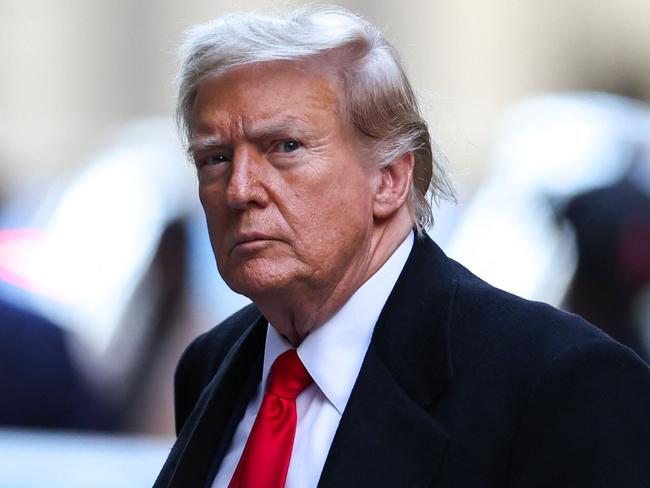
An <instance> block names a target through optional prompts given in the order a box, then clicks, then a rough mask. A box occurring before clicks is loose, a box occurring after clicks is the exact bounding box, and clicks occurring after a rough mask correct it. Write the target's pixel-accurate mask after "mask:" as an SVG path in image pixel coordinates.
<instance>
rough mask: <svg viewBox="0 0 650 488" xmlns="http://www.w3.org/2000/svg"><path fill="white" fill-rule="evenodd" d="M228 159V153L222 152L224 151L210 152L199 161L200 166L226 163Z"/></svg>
mask: <svg viewBox="0 0 650 488" xmlns="http://www.w3.org/2000/svg"><path fill="white" fill-rule="evenodd" d="M230 159H231V157H230V155H228V154H224V153H217V154H212V155H210V156H207V157H205V158H203V159H202V160H201V161H200V163H201V164H200V166H204V165H205V166H214V165H217V164H220V163H227V162H228V161H230Z"/></svg>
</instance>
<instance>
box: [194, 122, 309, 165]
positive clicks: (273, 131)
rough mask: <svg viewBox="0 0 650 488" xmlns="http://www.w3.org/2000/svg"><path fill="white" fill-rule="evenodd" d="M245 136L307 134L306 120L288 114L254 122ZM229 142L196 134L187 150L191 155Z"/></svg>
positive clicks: (218, 137)
mask: <svg viewBox="0 0 650 488" xmlns="http://www.w3.org/2000/svg"><path fill="white" fill-rule="evenodd" d="M244 132H245V134H246V137H247V138H249V139H251V140H263V139H267V138H269V137H273V136H277V135H280V134H292V133H296V132H298V133H300V134H302V135H303V137H304V136H309V135H310V134H311V132H312V131H311V130H310V129H309V124H308V121H307V120H305V119H304V118H303V117H299V116H297V115H289V116H287V117H283V118H282V119H280V120H268V121H262V122H260V123H257V124H255V126H253V127H251V128H245V129H244ZM228 144H229V142H228V141H227V140H226V139H224V138H223V137H221V136H219V135H216V134H211V135H206V136H196V137H192V139H190V142H189V145H188V148H187V152H188V154H189V155H190V156H191V155H192V154H195V153H197V152H203V151H209V150H211V149H215V148H219V147H224V146H227V145H228Z"/></svg>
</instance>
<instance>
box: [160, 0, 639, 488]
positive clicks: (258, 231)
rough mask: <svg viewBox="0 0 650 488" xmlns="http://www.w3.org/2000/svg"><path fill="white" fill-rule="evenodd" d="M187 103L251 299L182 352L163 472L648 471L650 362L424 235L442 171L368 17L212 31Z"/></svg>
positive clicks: (205, 186)
mask: <svg viewBox="0 0 650 488" xmlns="http://www.w3.org/2000/svg"><path fill="white" fill-rule="evenodd" d="M178 113H179V119H180V123H181V127H183V129H184V131H185V135H186V136H187V143H188V148H189V153H190V154H191V156H192V158H193V159H194V161H195V163H196V166H197V171H198V178H199V195H200V199H201V202H202V204H203V207H204V209H205V213H206V217H207V224H208V228H209V231H210V236H211V241H212V247H213V249H214V253H215V256H216V261H217V265H218V268H219V272H220V273H221V275H222V276H223V278H224V279H225V281H226V282H227V283H228V285H229V286H230V287H231V288H232V289H233V290H235V291H237V292H240V293H243V294H245V295H247V296H248V297H250V298H251V299H252V301H253V303H254V305H251V306H249V307H246V308H244V309H243V310H241V311H239V312H238V313H236V314H235V315H233V316H232V317H230V318H229V319H227V320H226V321H225V322H224V323H222V324H221V325H219V326H218V327H216V328H214V329H213V330H211V331H209V332H208V333H206V334H204V335H203V336H201V337H200V338H198V339H196V340H195V341H194V342H193V343H192V344H191V345H190V346H189V348H188V349H187V351H186V352H185V354H184V355H183V357H182V359H181V361H180V364H179V366H178V370H177V373H176V379H175V386H176V423H177V431H178V439H177V441H176V444H175V445H174V447H173V449H172V451H171V453H170V455H169V458H168V460H167V462H166V464H165V466H164V467H163V470H162V472H161V474H160V476H159V478H158V480H157V481H156V486H158V487H163V486H173V487H195V486H196V487H202V486H206V487H219V488H220V487H232V488H235V487H240V488H244V487H281V486H287V487H313V486H319V487H336V488H341V487H360V486H362V487H366V486H368V487H431V486H441V487H442V486H445V487H447V486H455V487H479V486H485V487H502V486H512V487H524V486H525V487H530V486H549V487H550V486H553V487H555V486H572V487H575V486H585V487H586V486H617V487H619V486H626V487H631V486H648V483H649V482H650V467H649V466H650V463H648V459H650V418H649V416H650V372H649V371H648V368H647V366H645V365H644V363H642V362H641V361H640V360H639V359H638V357H637V356H635V355H634V353H632V352H631V351H630V350H628V349H627V348H625V347H623V346H621V345H619V344H617V343H615V342H613V341H612V340H611V339H609V338H608V337H607V336H605V335H604V334H602V333H601V332H599V331H598V330H597V329H595V328H594V327H592V326H590V325H589V324H587V323H585V322H584V321H582V320H581V319H579V318H578V317H576V316H572V315H568V314H565V313H563V312H560V311H557V310H555V309H553V308H551V307H549V306H546V305H543V304H539V303H531V302H527V301H525V300H522V299H519V298H517V297H514V296H511V295H509V294H507V293H505V292H502V291H500V290H497V289H495V288H492V287H490V286H489V285H487V284H486V283H484V282H482V281H480V280H479V279H478V278H476V277H475V276H473V275H472V274H471V273H470V272H469V271H467V270H465V269H464V268H463V267H462V266H460V265H459V264H457V263H455V262H454V261H452V260H450V259H448V258H447V257H446V256H445V255H444V254H443V253H442V251H441V250H440V249H439V248H438V247H437V246H436V245H435V244H434V243H433V242H432V241H431V240H430V239H429V238H428V237H427V236H426V234H424V232H423V229H424V228H426V226H427V225H428V223H429V222H430V216H431V211H430V206H429V205H428V203H427V199H426V194H427V191H429V190H430V191H431V192H432V193H433V195H434V196H435V197H444V196H449V195H450V191H449V186H448V184H447V180H446V179H445V177H444V175H443V173H442V172H441V169H440V167H438V165H437V164H436V163H435V161H434V160H433V158H432V150H431V144H430V141H429V135H428V132H427V129H426V125H425V123H424V121H423V120H422V118H421V116H420V115H419V111H418V107H417V104H416V101H415V99H414V97H413V93H412V90H411V87H410V85H409V83H408V81H407V79H406V78H405V76H404V74H403V71H402V69H401V67H400V64H399V62H398V59H397V55H396V53H395V52H394V50H393V49H392V47H391V46H390V45H389V44H387V42H386V41H385V40H384V39H383V38H382V36H381V35H380V34H379V33H378V31H377V30H376V29H375V28H374V27H373V26H371V25H369V24H368V23H366V22H365V21H363V20H362V19H360V18H358V17H356V16H354V15H352V14H350V13H349V12H347V11H344V10H342V9H337V8H322V9H301V10H298V11H296V12H293V13H291V14H289V15H287V16H273V15H262V14H240V15H231V16H226V17H224V18H221V19H219V20H216V21H215V22H212V23H210V24H207V25H204V26H200V27H197V28H196V29H195V30H193V31H191V32H190V34H189V36H188V39H187V42H186V45H185V54H184V61H183V65H182V69H181V73H180V93H179V108H178ZM477 244H478V243H477Z"/></svg>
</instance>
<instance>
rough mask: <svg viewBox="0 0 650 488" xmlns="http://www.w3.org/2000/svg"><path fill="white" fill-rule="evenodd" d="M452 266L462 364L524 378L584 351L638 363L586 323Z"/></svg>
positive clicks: (455, 344) (453, 330)
mask: <svg viewBox="0 0 650 488" xmlns="http://www.w3.org/2000/svg"><path fill="white" fill-rule="evenodd" d="M453 266H454V267H455V271H456V273H455V276H456V280H455V281H456V284H457V287H456V293H455V296H454V304H453V308H454V314H453V319H452V322H451V324H450V338H451V341H452V348H453V350H454V352H455V355H456V359H457V360H463V359H466V360H467V361H468V362H469V363H473V362H474V361H477V360H479V359H480V360H482V361H485V362H490V363H500V364H501V366H503V367H507V366H508V365H510V366H512V365H516V366H517V369H518V373H519V374H526V373H533V374H535V373H539V371H541V370H544V369H546V368H547V367H548V366H549V365H550V364H551V363H553V362H555V361H557V360H558V359H559V358H561V357H564V356H567V355H569V356H570V355H579V354H581V351H591V350H599V351H610V352H612V353H613V354H623V355H624V356H627V357H628V358H629V359H631V360H633V361H636V360H638V358H636V357H635V354H634V353H633V352H632V351H630V350H629V349H628V348H627V347H625V346H623V345H621V344H619V343H618V342H616V341H614V340H613V339H611V338H610V337H609V336H608V335H607V334H605V333H604V332H602V331H601V330H600V329H598V328H597V327H596V326H594V325H592V324H590V323H589V322H587V321H586V320H584V319H583V318H582V317H579V316H578V315H574V314H572V313H568V312H566V311H563V310H560V309H558V308H555V307H553V306H551V305H548V304H546V303H542V302H537V301H531V300H527V299H524V298H521V297H518V296H516V295H513V294H511V293H508V292H506V291H503V290H501V289H499V288H496V287H494V286H492V285H490V284H488V283H486V282H485V281H483V280H481V279H480V278H478V277H476V276H475V275H474V274H472V273H471V272H470V271H468V270H467V269H465V268H464V267H463V266H461V265H459V264H457V263H455V262H453ZM639 361H640V360H639Z"/></svg>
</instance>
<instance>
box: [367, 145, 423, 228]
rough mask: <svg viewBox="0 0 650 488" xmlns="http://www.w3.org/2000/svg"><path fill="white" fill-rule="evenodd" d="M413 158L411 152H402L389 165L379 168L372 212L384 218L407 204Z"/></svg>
mask: <svg viewBox="0 0 650 488" xmlns="http://www.w3.org/2000/svg"><path fill="white" fill-rule="evenodd" d="M414 165H415V158H414V157H413V154H412V153H408V154H404V155H403V156H401V157H400V158H398V159H396V160H395V161H393V163H392V164H391V165H390V166H385V167H383V168H379V170H378V174H377V187H376V189H375V197H374V202H373V214H374V216H375V218H377V219H385V218H388V217H390V216H391V215H392V214H394V213H395V212H396V211H397V210H399V209H400V208H401V207H403V206H404V205H405V204H408V198H409V193H410V190H411V182H412V181H413V168H414Z"/></svg>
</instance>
